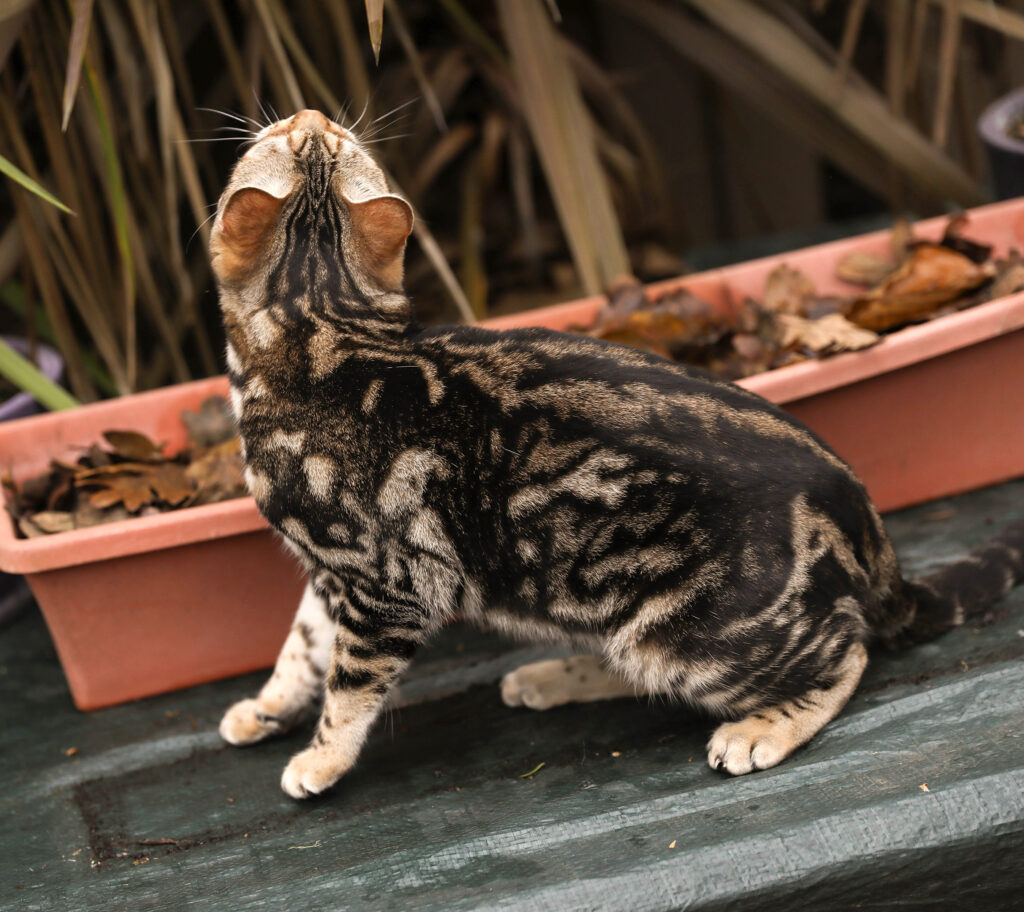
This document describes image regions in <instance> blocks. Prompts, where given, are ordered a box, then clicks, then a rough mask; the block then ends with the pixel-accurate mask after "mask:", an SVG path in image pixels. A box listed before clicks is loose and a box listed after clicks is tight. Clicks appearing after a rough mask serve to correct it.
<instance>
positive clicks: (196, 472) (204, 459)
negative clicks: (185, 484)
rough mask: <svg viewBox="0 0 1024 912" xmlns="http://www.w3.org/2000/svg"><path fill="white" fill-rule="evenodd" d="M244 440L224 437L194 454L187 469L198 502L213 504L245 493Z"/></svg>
mask: <svg viewBox="0 0 1024 912" xmlns="http://www.w3.org/2000/svg"><path fill="white" fill-rule="evenodd" d="M242 472H243V465H242V450H241V441H240V440H239V439H238V438H237V437H233V438H231V439H230V440H225V441H224V442H223V443H221V444H219V445H217V446H215V447H212V448H211V449H209V450H207V451H206V452H205V453H203V454H202V455H200V456H197V457H195V458H194V459H193V460H192V463H191V464H190V465H189V466H188V468H187V469H186V470H185V473H186V475H187V476H188V478H189V480H190V481H191V482H192V483H193V484H194V485H195V487H196V491H197V493H196V502H197V503H214V502H218V501H222V500H230V499H231V498H233V497H241V496H243V495H244V494H245V478H244V476H243V474H242Z"/></svg>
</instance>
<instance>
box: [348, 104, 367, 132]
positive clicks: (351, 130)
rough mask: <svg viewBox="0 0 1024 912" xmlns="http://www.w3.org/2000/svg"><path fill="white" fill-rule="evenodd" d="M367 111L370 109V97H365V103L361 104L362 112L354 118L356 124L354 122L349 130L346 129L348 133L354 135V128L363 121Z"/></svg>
mask: <svg viewBox="0 0 1024 912" xmlns="http://www.w3.org/2000/svg"><path fill="white" fill-rule="evenodd" d="M369 109H370V96H369V95H367V96H366V101H365V102H363V110H362V111H360V112H359V116H358V117H357V118H356V122H355V123H354V124H352V126H351V127H349V128H348V129H349V132H350V133H355V131H356V127H358V126H359V124H360V122H361V121H362V119H363V118H364V117H365V116H366V112H367V111H368V110H369ZM346 113H347V112H346Z"/></svg>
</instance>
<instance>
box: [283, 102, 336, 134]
mask: <svg viewBox="0 0 1024 912" xmlns="http://www.w3.org/2000/svg"><path fill="white" fill-rule="evenodd" d="M330 124H331V122H330V121H329V120H328V119H327V118H326V117H325V116H324V115H323V114H321V113H320V112H319V111H313V110H311V109H309V108H307V109H306V110H305V111H299V113H298V114H294V115H292V122H291V123H290V124H289V125H288V126H289V127H290V128H291V129H292V130H305V131H307V132H314V133H317V132H323V131H324V130H326V129H327V128H328V127H329V126H330Z"/></svg>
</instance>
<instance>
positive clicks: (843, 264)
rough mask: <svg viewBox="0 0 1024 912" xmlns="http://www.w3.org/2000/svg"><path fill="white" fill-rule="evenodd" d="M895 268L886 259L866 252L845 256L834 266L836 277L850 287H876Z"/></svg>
mask: <svg viewBox="0 0 1024 912" xmlns="http://www.w3.org/2000/svg"><path fill="white" fill-rule="evenodd" d="M895 268H896V265H895V263H893V262H892V260H890V259H888V258H887V257H884V256H881V255H879V254H877V253H869V252H868V251H866V250H854V251H852V252H851V253H848V254H846V256H844V257H843V258H842V259H841V260H840V261H839V265H838V266H836V277H837V278H839V279H842V280H843V281H844V282H849V283H850V284H851V285H867V286H868V287H871V286H872V285H878V284H879V283H880V282H882V281H884V279H885V277H886V276H888V275H889V273H890V272H892V271H893V270H894V269H895Z"/></svg>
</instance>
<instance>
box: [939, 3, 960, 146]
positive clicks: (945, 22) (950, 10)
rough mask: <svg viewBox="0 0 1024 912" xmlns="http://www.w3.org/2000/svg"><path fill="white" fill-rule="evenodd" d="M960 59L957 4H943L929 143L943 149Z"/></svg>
mask: <svg viewBox="0 0 1024 912" xmlns="http://www.w3.org/2000/svg"><path fill="white" fill-rule="evenodd" d="M959 57H960V11H959V10H958V9H957V3H956V0H946V2H945V3H944V4H943V6H942V26H941V29H940V32H939V82H938V88H937V90H936V93H935V117H934V120H933V121H932V142H934V143H935V145H937V146H939V147H940V148H941V147H942V146H945V145H946V140H947V139H948V138H949V114H950V110H951V108H952V107H953V89H954V87H955V81H956V64H957V60H958V58H959Z"/></svg>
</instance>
